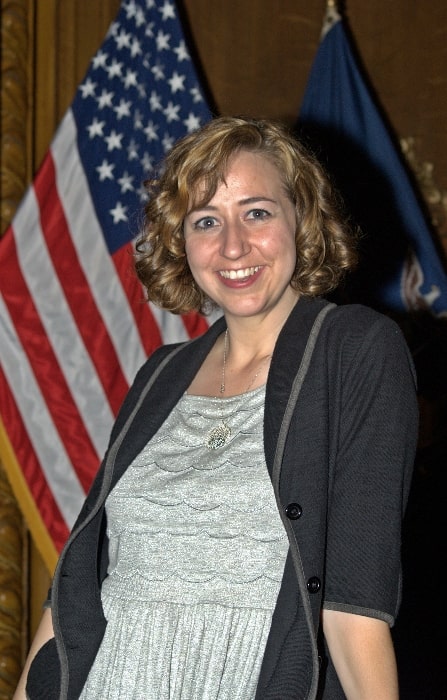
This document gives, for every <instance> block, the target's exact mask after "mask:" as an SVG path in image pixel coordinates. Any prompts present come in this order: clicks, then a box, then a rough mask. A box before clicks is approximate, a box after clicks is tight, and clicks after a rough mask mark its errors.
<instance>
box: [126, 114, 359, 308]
mask: <svg viewBox="0 0 447 700" xmlns="http://www.w3.org/2000/svg"><path fill="white" fill-rule="evenodd" d="M240 151H249V152H253V153H257V154H260V155H262V156H264V157H265V158H267V159H268V160H269V161H270V162H271V163H272V164H273V165H274V166H275V167H276V168H277V169H278V173H279V176H280V178H281V180H282V182H283V185H284V187H285V190H286V192H287V195H288V197H289V198H290V200H291V202H292V203H293V205H294V207H295V211H296V220H297V227H296V234H295V241H296V252H297V262H296V269H295V272H294V275H293V277H292V280H291V286H292V287H293V289H295V290H296V291H297V292H298V293H299V294H300V295H304V296H319V295H324V294H327V293H329V292H331V291H332V290H334V289H335V288H336V287H337V286H338V284H339V283H340V281H341V279H342V278H343V276H344V275H345V273H346V272H347V271H348V270H351V269H352V268H353V267H355V265H356V262H357V252H356V236H355V235H354V233H353V231H352V229H351V227H350V225H349V222H348V219H347V217H346V216H345V215H344V214H343V209H342V206H341V202H340V198H339V195H338V193H337V192H336V191H335V190H334V188H333V187H332V185H331V182H330V180H329V178H328V177H327V175H326V174H325V172H324V170H323V168H322V167H321V165H320V164H319V163H318V161H317V160H316V159H315V158H314V156H313V155H312V154H311V153H310V152H309V151H308V150H307V148H306V147H305V146H304V145H303V144H302V143H301V142H300V141H298V140H297V139H296V138H295V137H294V136H293V135H292V133H290V132H289V130H288V129H287V128H286V127H285V126H284V125H282V124H279V123H277V122H274V121H270V120H265V119H251V118H242V117H218V118H215V119H213V120H211V121H210V122H208V123H207V124H205V125H204V126H203V127H202V128H200V129H199V130H197V131H195V132H193V133H192V134H189V135H187V136H185V137H184V138H182V139H180V140H179V141H178V142H177V143H176V144H175V145H174V147H173V148H172V150H171V151H170V152H169V153H168V155H167V156H166V158H165V160H164V162H163V164H162V167H161V170H160V174H159V176H158V177H156V178H155V179H153V180H150V181H148V182H147V183H146V188H147V191H148V195H149V200H148V203H147V205H146V207H145V217H144V222H143V228H142V232H141V236H140V238H139V239H138V241H137V244H136V257H135V269H136V272H137V275H138V277H139V279H140V280H141V282H142V284H143V285H144V287H145V288H146V293H147V298H148V300H150V301H152V302H153V303H155V304H156V305H158V306H160V307H161V308H163V309H166V310H167V311H171V312H173V313H178V314H184V313H188V312H190V311H200V312H202V313H206V312H207V311H209V310H210V308H212V307H213V302H212V301H211V300H210V299H209V298H207V297H206V295H205V294H204V292H203V291H202V290H201V289H200V288H199V287H198V286H197V284H196V282H195V280H194V278H193V276H192V274H191V271H190V269H189V265H188V260H187V258H186V255H185V241H184V236H183V221H184V219H185V216H186V214H187V213H188V211H189V210H190V209H191V206H195V207H201V206H204V205H205V204H206V203H207V202H209V200H210V199H211V198H212V197H213V196H214V194H215V192H216V190H217V188H218V187H219V185H220V184H221V183H222V182H223V181H224V179H225V175H226V172H227V170H228V166H229V161H230V159H231V158H232V157H233V156H234V155H235V154H236V153H238V152H240ZM199 193H200V196H199Z"/></svg>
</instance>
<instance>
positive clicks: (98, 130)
mask: <svg viewBox="0 0 447 700" xmlns="http://www.w3.org/2000/svg"><path fill="white" fill-rule="evenodd" d="M105 124H106V123H105V122H100V121H98V119H97V117H93V121H92V123H91V124H90V125H89V126H88V127H87V131H88V135H89V137H90V138H91V139H93V138H94V137H95V136H103V135H104V132H103V130H104V126H105Z"/></svg>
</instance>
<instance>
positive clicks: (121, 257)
mask: <svg viewBox="0 0 447 700" xmlns="http://www.w3.org/2000/svg"><path fill="white" fill-rule="evenodd" d="M133 255H134V248H133V246H132V244H131V243H128V244H127V245H126V246H123V247H122V248H120V249H119V250H117V251H116V252H115V253H113V256H112V260H113V262H114V264H115V269H116V271H117V274H118V276H119V278H120V280H121V284H122V287H123V290H124V292H125V294H126V296H127V300H128V302H129V304H130V308H131V309H132V313H133V317H134V322H135V324H136V328H137V329H138V331H139V334H140V338H141V342H142V344H143V347H144V351H145V353H146V355H147V356H149V355H150V354H151V353H152V352H153V351H154V350H155V349H156V348H158V347H159V345H161V344H162V342H163V340H162V337H161V333H160V329H159V327H158V324H157V322H156V320H155V318H154V316H153V314H152V312H151V310H150V307H149V305H148V303H147V301H146V299H145V297H144V292H143V287H142V286H141V284H140V283H139V282H138V280H137V279H136V276H135V272H134V270H133Z"/></svg>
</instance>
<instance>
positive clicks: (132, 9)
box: [124, 0, 137, 19]
mask: <svg viewBox="0 0 447 700" xmlns="http://www.w3.org/2000/svg"><path fill="white" fill-rule="evenodd" d="M124 9H125V10H126V17H127V19H131V18H132V17H135V15H136V12H137V6H136V4H135V0H129V2H127V3H124Z"/></svg>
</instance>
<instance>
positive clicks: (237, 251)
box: [220, 220, 250, 259]
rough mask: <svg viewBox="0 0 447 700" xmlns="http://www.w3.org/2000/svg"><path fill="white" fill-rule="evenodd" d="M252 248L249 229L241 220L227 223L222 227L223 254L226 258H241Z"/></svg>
mask: <svg viewBox="0 0 447 700" xmlns="http://www.w3.org/2000/svg"><path fill="white" fill-rule="evenodd" d="M249 250H250V244H249V241H248V236H247V231H246V230H245V227H244V225H243V223H242V222H241V221H239V220H235V221H231V222H228V223H226V224H225V226H224V227H223V229H222V240H221V251H220V252H221V255H223V256H224V257H225V258H232V259H234V258H239V257H241V256H242V255H246V254H247V253H248V252H249Z"/></svg>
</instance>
